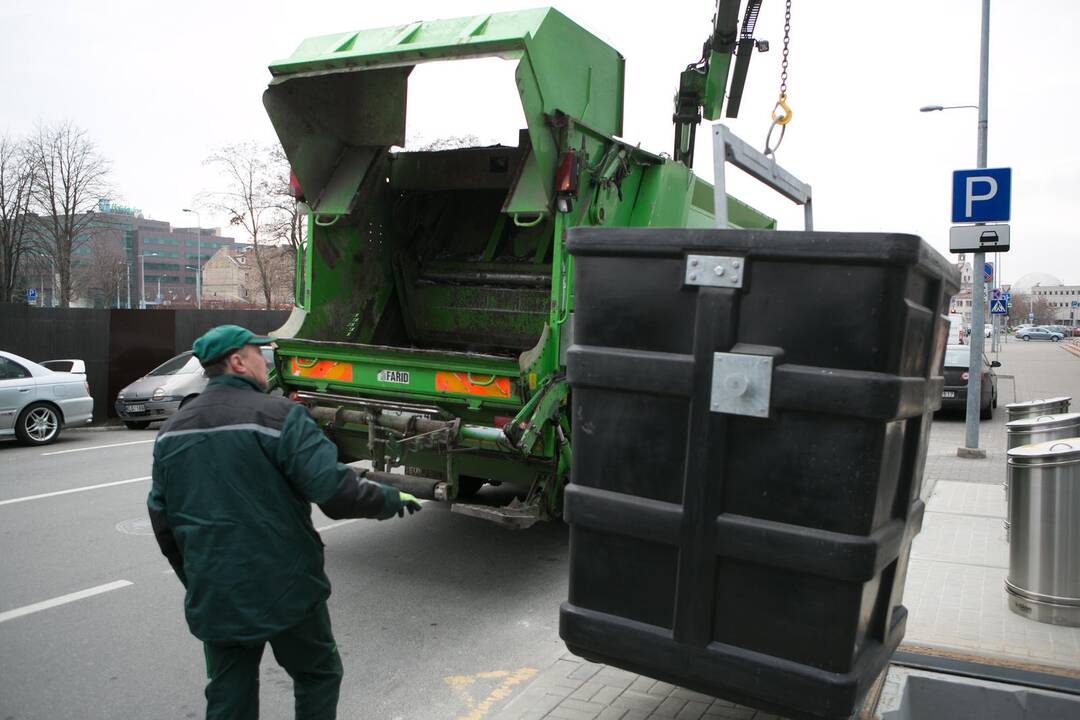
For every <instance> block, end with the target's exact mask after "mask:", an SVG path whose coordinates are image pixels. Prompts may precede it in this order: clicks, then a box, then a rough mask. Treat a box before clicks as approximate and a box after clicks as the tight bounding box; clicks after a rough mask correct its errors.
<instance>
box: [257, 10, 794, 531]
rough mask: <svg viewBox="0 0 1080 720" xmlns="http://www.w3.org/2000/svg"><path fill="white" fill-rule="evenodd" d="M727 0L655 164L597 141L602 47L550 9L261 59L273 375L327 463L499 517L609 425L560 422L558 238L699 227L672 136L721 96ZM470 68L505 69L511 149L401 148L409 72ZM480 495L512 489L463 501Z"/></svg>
mask: <svg viewBox="0 0 1080 720" xmlns="http://www.w3.org/2000/svg"><path fill="white" fill-rule="evenodd" d="M738 5H739V3H738V2H725V1H723V0H722V2H721V3H720V12H718V15H717V19H716V21H715V23H714V24H715V33H714V35H713V37H711V38H710V39H709V41H707V43H706V47H705V54H704V57H703V58H702V61H701V62H699V63H697V64H695V65H691V66H690V67H688V68H687V70H686V72H684V73H683V76H682V79H681V82H680V89H679V93H678V96H677V98H676V105H675V116H674V120H675V124H676V139H675V143H674V151H673V153H672V155H670V156H668V155H659V154H653V153H650V152H646V151H645V150H643V149H641V148H639V147H636V146H634V145H631V144H628V143H626V142H624V141H622V140H620V139H619V138H620V136H621V135H622V130H623V84H624V83H623V78H624V60H623V57H622V56H621V55H620V54H619V53H618V52H617V51H616V50H614V49H613V48H611V47H610V46H608V45H607V44H606V43H604V42H603V41H601V40H600V39H598V38H597V37H595V36H594V35H592V34H590V33H589V32H588V31H586V30H585V29H583V28H582V27H580V26H578V25H576V24H575V23H573V22H572V21H571V20H569V19H568V18H567V17H566V16H564V15H563V14H561V13H560V12H558V11H557V10H554V9H550V8H545V9H536V10H527V11H520V12H506V13H497V14H491V15H479V16H473V17H464V18H457V19H451V20H438V21H433V22H415V23H411V24H407V25H402V26H397V27H388V28H379V29H374V30H362V31H358V32H355V31H354V32H345V33H340V34H336V35H327V36H322V37H315V38H310V39H308V40H305V41H303V42H302V43H301V44H300V46H299V47H298V48H297V50H296V51H295V52H294V53H293V55H292V56H290V57H288V58H287V59H285V60H281V61H279V62H275V63H274V64H272V65H271V66H270V72H271V74H272V80H271V82H270V84H269V87H268V89H267V90H266V91H265V93H264V96H263V101H264V105H265V107H266V110H267V113H268V114H269V116H270V120H271V121H272V123H273V126H274V128H275V130H276V132H277V135H278V138H279V139H280V142H281V145H282V147H283V149H284V151H285V154H286V156H287V157H288V159H289V162H290V165H291V167H292V171H293V178H292V186H293V191H294V193H295V194H296V196H297V197H298V198H299V199H301V200H302V202H303V207H304V208H305V211H306V212H307V214H308V232H307V235H306V240H305V242H304V244H303V245H302V247H301V248H300V250H299V257H298V261H297V285H296V307H295V309H294V310H293V312H292V315H291V316H290V318H289V320H288V322H287V323H286V324H285V325H284V326H283V327H282V328H281V329H280V330H279V331H278V332H277V333H276V334H277V336H278V342H277V351H276V363H277V372H278V375H279V378H280V381H281V383H282V385H283V386H284V389H285V391H286V392H288V393H289V394H290V395H291V396H292V397H294V398H295V399H297V400H298V401H300V402H303V403H305V404H306V405H307V406H308V407H309V408H310V410H311V413H312V415H313V417H314V418H315V419H316V421H317V422H319V423H320V425H321V426H322V427H323V428H324V429H325V431H326V433H327V434H328V435H329V437H331V438H332V439H333V441H334V442H335V444H336V445H337V446H338V448H339V451H340V456H341V458H342V460H343V461H345V462H351V461H359V460H370V462H371V465H372V470H371V471H370V472H371V474H372V476H373V477H375V478H376V479H378V480H379V481H380V482H388V483H390V484H393V485H396V486H398V487H400V488H402V489H405V490H408V491H409V492H412V493H413V494H415V495H417V496H420V497H424V498H429V499H436V500H442V501H446V502H449V503H451V504H452V508H451V509H452V510H454V511H456V512H461V513H464V514H467V515H472V516H477V517H482V518H486V519H489V520H493V521H496V522H498V523H501V524H503V525H506V526H508V527H515V528H520V527H527V526H529V525H531V524H532V523H534V522H536V521H537V520H544V519H551V518H555V517H558V516H559V514H560V512H561V501H562V491H563V487H564V485H565V484H566V483H567V482H568V481H569V477H568V474H569V468H570V455H571V452H572V448H573V438H574V435H575V434H576V433H581V432H585V433H594V432H614V431H617V428H589V427H581V428H578V427H573V426H572V423H571V418H570V414H569V404H568V402H567V385H566V381H565V355H566V349H567V347H568V345H569V344H570V342H571V339H572V336H573V327H574V287H573V277H574V275H573V270H574V268H573V263H572V259H571V258H570V256H569V255H568V254H567V253H566V251H565V241H566V235H567V231H568V230H569V229H570V228H574V227H580V226H591V227H617V226H621V227H712V226H713V223H714V220H713V218H714V212H713V211H714V193H713V187H712V186H711V185H710V184H708V183H706V182H705V181H703V180H702V179H701V178H699V177H697V176H696V175H695V174H694V173H693V171H692V168H691V161H692V156H693V144H694V133H695V130H696V126H697V124H698V123H699V122H700V120H701V117H702V115H703V114H704V116H705V117H707V118H714V117H717V116H718V114H719V112H720V107H721V105H722V104H723V103H724V100H725V95H727V101H728V110H729V115H730V110H731V109H732V108H731V106H732V105H736V106H737V102H735V100H736V95H737V93H738V87H736V86H737V85H739V86H741V79H740V74H739V62H738V45H739V41H738V37H737V36H736V27H735V26H736V25H737V23H736V22H735V21H736V20H737V18H735V17H734V13H735V12H736V11H737V10H738ZM732 6H733V7H734V10H732V9H731V8H732ZM484 57H497V58H501V59H503V60H506V61H509V62H513V63H516V69H515V71H514V78H515V81H516V89H517V96H518V98H519V99H520V104H521V111H522V114H523V115H524V118H525V124H526V127H525V128H523V129H521V130H520V133H519V139H518V142H517V145H516V146H505V145H496V146H488V147H466V148H452V149H446V150H438V151H420V152H417V151H405V150H402V147H403V146H404V145H405V120H406V113H407V109H408V98H409V80H410V73H411V72H412V71H413V69H414V68H415V67H416V66H417V65H419V64H421V63H430V62H434V61H447V60H465V59H470V58H484ZM729 70H730V71H731V72H729ZM729 76H730V78H734V79H735V80H734V81H732V82H731V83H729ZM727 211H728V212H727V214H728V218H729V223H730V224H731V226H732V227H739V228H763V229H764V228H774V227H775V222H774V220H773V219H771V218H769V217H767V216H765V215H763V214H761V213H760V212H757V211H755V210H754V209H752V208H750V207H748V206H747V205H745V204H743V203H741V202H739V201H738V200H736V199H734V198H731V197H728V198H727ZM402 471H403V472H402ZM487 483H491V484H497V485H503V486H504V487H507V486H508V487H510V488H513V489H514V490H515V491H516V492H515V493H513V497H514V499H513V500H512V501H511V502H509V504H499V503H496V504H492V503H489V502H483V501H482V500H483V497H481V498H476V497H475V496H476V495H477V493H478V491H480V490H481V488H482V487H483V486H484V485H485V484H487ZM485 494H487V493H483V494H482V495H485Z"/></svg>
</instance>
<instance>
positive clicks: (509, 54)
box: [263, 8, 624, 216]
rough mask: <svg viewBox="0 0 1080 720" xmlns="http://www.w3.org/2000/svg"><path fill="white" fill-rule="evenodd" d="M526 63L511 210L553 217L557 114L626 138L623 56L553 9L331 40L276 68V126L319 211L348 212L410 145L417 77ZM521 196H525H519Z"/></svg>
mask: <svg viewBox="0 0 1080 720" xmlns="http://www.w3.org/2000/svg"><path fill="white" fill-rule="evenodd" d="M493 56H494V57H503V58H507V59H514V58H517V59H518V67H517V70H516V73H515V77H516V80H517V86H518V92H519V95H520V97H521V103H522V109H523V111H524V114H525V119H526V122H527V124H528V131H529V140H530V143H531V153H530V154H529V157H528V159H527V160H526V161H525V167H524V169H523V172H522V178H521V181H520V182H519V183H518V188H517V192H516V194H515V197H514V198H511V200H510V201H509V202H508V205H507V211H508V212H544V213H546V212H548V206H549V204H550V193H551V186H552V184H553V178H554V173H555V164H556V160H557V152H558V150H557V148H556V147H555V145H554V140H553V137H552V133H551V132H550V130H549V128H547V127H546V126H545V116H548V115H551V114H553V113H554V112H555V111H556V110H559V111H562V112H564V113H566V114H567V115H570V116H571V117H574V118H577V119H579V120H581V121H583V122H585V123H587V124H588V125H589V126H590V127H592V128H594V129H596V130H598V131H600V132H602V133H605V134H607V135H609V136H611V135H621V134H622V112H623V72H624V60H623V57H622V56H621V55H620V54H619V53H618V52H616V51H615V50H614V49H613V48H611V47H610V46H609V45H607V44H606V43H604V42H603V41H602V40H600V39H599V38H597V37H596V36H594V35H592V34H591V33H589V32H588V31H586V30H585V29H583V28H582V27H580V26H579V25H577V24H575V23H573V22H572V21H571V20H569V19H568V18H567V17H566V16H565V15H563V14H562V13H560V12H558V11H557V10H554V9H552V8H540V9H535V10H524V11H518V12H506V13H496V14H492V15H476V16H472V17H464V18H455V19H451V20H434V21H430V22H414V23H410V24H408V25H399V26H396V27H387V28H378V29H374V30H360V31H353V32H345V33H339V34H335V35H323V36H320V37H314V38H309V39H307V40H305V41H303V42H302V43H301V44H300V46H299V47H298V48H297V49H296V51H295V52H294V53H293V54H292V55H291V56H290V57H288V58H286V59H284V60H280V61H278V62H275V63H273V64H271V65H270V73H271V74H272V75H273V79H272V81H271V82H270V86H269V88H268V89H267V90H266V92H265V93H264V95H263V104H264V105H265V106H266V110H267V113H268V114H269V115H270V120H271V122H272V123H273V125H274V129H275V130H276V131H277V134H278V138H279V139H280V141H281V144H282V147H283V148H284V150H285V154H286V155H287V156H288V158H289V161H290V163H291V164H292V167H293V171H294V172H295V173H296V176H297V179H298V180H299V182H300V186H301V188H302V189H303V191H304V193H305V195H306V197H307V200H308V202H309V204H310V205H311V207H312V210H313V211H314V212H315V213H316V214H317V215H324V216H335V215H342V214H347V213H348V212H350V211H351V209H352V205H353V203H354V202H355V201H356V193H357V190H358V189H359V187H360V184H361V183H362V182H363V179H364V176H365V174H366V173H367V171H368V170H369V169H370V168H371V167H373V166H374V165H375V162H374V161H375V160H376V159H377V158H378V157H379V156H380V155H381V154H382V153H384V152H385V151H386V150H387V149H388V148H389V147H390V146H393V145H404V143H405V113H406V107H407V103H406V96H407V86H408V76H409V73H410V71H411V70H412V67H413V66H414V65H416V64H418V63H422V62H434V61H443V60H457V59H465V58H476V57H493ZM518 196H520V197H518Z"/></svg>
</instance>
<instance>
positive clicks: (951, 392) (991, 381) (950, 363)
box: [941, 345, 1001, 420]
mask: <svg viewBox="0 0 1080 720" xmlns="http://www.w3.org/2000/svg"><path fill="white" fill-rule="evenodd" d="M970 359H971V346H970V345H948V346H947V347H946V348H945V387H944V388H942V391H941V407H942V409H943V410H945V409H963V408H966V407H967V385H968V376H969V372H968V363H969V361H970ZM999 367H1001V363H999V362H998V361H997V360H994V361H993V362H990V361H989V360H988V359H987V358H986V355H983V358H982V393H981V402H980V403H979V416H980V417H981V418H982V419H983V420H989V419H990V418H992V417H993V416H994V408H996V407H997V404H998V400H997V375H996V374H995V373H994V368H999Z"/></svg>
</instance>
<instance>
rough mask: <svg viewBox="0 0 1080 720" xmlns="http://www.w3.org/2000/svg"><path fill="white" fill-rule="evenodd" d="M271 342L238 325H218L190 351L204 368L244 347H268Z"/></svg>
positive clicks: (196, 342)
mask: <svg viewBox="0 0 1080 720" xmlns="http://www.w3.org/2000/svg"><path fill="white" fill-rule="evenodd" d="M272 342H274V338H269V337H263V336H261V335H256V334H255V333H253V332H251V331H250V330H248V329H247V328H242V327H240V326H239V325H218V326H217V327H216V328H212V329H210V330H208V331H207V332H206V334H205V335H203V336H202V337H201V338H199V339H198V340H196V341H195V344H194V345H192V346H191V351H192V352H193V353H195V357H197V358H199V362H200V363H202V365H203V367H206V366H207V365H211V364H213V363H214V362H216V361H218V360H221V359H222V358H223V357H225V356H226V355H228V354H229V353H231V352H235V351H236V350H239V349H240V348H242V347H244V346H245V345H268V344H270V343H272Z"/></svg>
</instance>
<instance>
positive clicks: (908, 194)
mask: <svg viewBox="0 0 1080 720" xmlns="http://www.w3.org/2000/svg"><path fill="white" fill-rule="evenodd" d="M536 4H537V3H535V2H515V1H514V0H499V1H497V2H496V1H495V0H442V1H441V2H432V1H428V0H397V2H393V3H372V2H358V1H357V0H303V1H301V0H293V1H292V2H278V1H277V0H260V1H255V0H213V1H208V0H186V2H183V3H156V2H136V1H134V0H97V1H96V2H93V3H90V2H75V0H67V1H64V0H0V69H2V70H0V78H2V91H0V133H7V134H9V135H15V136H18V135H21V134H25V133H28V132H29V131H31V130H32V128H33V127H34V124H35V123H36V122H39V121H40V122H45V123H51V122H54V121H58V120H61V119H70V120H71V121H73V122H74V123H75V124H77V125H79V126H81V127H83V128H84V129H86V130H87V131H88V132H89V133H90V135H91V136H92V137H93V138H94V139H95V141H96V142H97V144H98V146H99V147H100V150H101V151H102V153H103V154H104V155H105V156H107V157H108V158H109V159H110V160H111V161H112V163H113V174H112V178H113V182H114V184H115V187H116V197H115V200H117V201H119V202H122V203H125V204H128V205H131V206H134V207H137V208H141V209H142V210H143V212H144V213H146V214H147V215H148V216H150V217H153V218H156V219H161V220H167V221H169V222H172V223H174V224H177V225H184V224H191V221H190V220H189V219H187V218H188V216H185V215H183V214H181V213H180V209H181V208H183V207H189V206H190V205H191V203H192V202H193V200H194V198H195V196H196V195H197V193H198V192H199V191H200V190H204V189H208V188H209V187H211V186H212V185H213V184H214V182H215V178H214V176H213V174H212V171H211V170H209V169H207V168H205V167H204V166H203V164H202V160H203V159H204V158H205V157H206V156H207V155H208V154H209V153H210V152H211V150H212V149H213V148H215V147H217V146H220V145H223V144H226V143H231V142H239V141H243V140H250V139H253V140H260V141H265V142H272V141H274V140H275V136H274V133H273V130H272V128H271V126H270V123H269V121H268V120H267V117H266V114H265V112H264V110H263V107H262V102H261V99H260V96H261V93H262V91H263V89H264V88H265V86H266V84H267V82H268V80H269V73H268V71H267V69H266V66H267V65H268V64H269V63H270V62H271V61H273V60H277V59H281V58H284V57H286V56H288V55H289V54H291V52H292V51H293V50H294V49H295V48H296V46H297V45H298V44H299V43H300V41H301V40H302V39H303V38H305V37H310V36H314V35H322V34H328V33H337V32H344V31H350V30H359V29H364V28H372V27H382V26H388V25H399V24H405V23H408V22H411V21H414V20H427V19H436V18H443V17H456V16H465V15H475V14H481V13H490V12H495V11H503V10H511V9H517V8H526V7H534V6H536ZM793 5H794V8H793V13H792V20H791V26H792V27H791V56H790V62H791V67H790V77H789V80H788V93H789V99H790V104H791V106H792V108H793V110H794V118H793V120H792V123H791V125H789V126H788V133H787V138H786V139H785V141H784V144H783V146H782V147H781V149H780V151H779V153H778V159H779V161H780V163H781V164H782V165H783V166H785V167H786V168H788V169H789V170H791V171H792V172H793V173H795V174H796V175H797V176H799V177H800V178H802V179H803V180H805V181H807V182H809V183H811V184H812V186H813V188H814V210H815V225H816V229H819V230H850V231H883V230H887V231H900V232H912V233H916V234H918V235H921V236H922V237H924V238H925V239H926V240H927V241H928V242H929V243H930V244H931V245H932V246H934V247H935V248H936V249H938V250H939V251H941V252H943V253H947V252H948V229H949V224H950V203H951V195H950V192H951V190H950V188H951V174H952V171H953V170H956V169H967V168H972V167H974V166H975V154H976V153H975V150H976V120H977V113H976V111H975V110H951V111H947V112H940V113H926V114H923V113H920V112H919V111H918V109H919V107H920V106H922V105H928V104H941V105H974V104H977V102H978V79H979V78H978V72H979V62H978V60H979V18H980V7H981V2H980V0H908V1H907V2H895V1H886V0H814V1H813V2H810V1H808V0H794V2H793ZM557 7H558V8H559V9H560V10H561V11H562V12H564V13H566V14H567V15H568V16H570V18H571V19H573V20H575V21H576V22H578V23H580V24H582V25H583V26H585V27H586V28H587V29H589V30H590V31H592V32H593V33H595V34H597V35H599V36H600V37H601V38H603V39H604V40H606V41H607V42H609V43H610V44H611V45H613V46H614V47H615V48H617V49H618V50H619V51H620V52H621V53H622V54H623V56H624V57H625V58H626V98H625V103H626V106H625V107H626V109H625V137H626V139H628V140H630V141H632V142H635V143H636V142H640V143H641V144H642V146H643V147H644V148H646V149H648V150H652V151H653V152H662V151H663V152H670V151H671V144H672V125H671V99H672V95H673V93H674V91H675V89H676V86H677V83H678V75H679V72H680V71H681V70H682V69H683V68H684V67H685V66H686V65H687V64H688V63H691V62H694V61H695V60H697V58H698V57H699V55H700V50H701V43H702V41H703V40H704V39H705V38H706V36H707V35H708V33H709V31H710V20H711V17H712V14H713V9H714V4H713V3H712V2H708V1H707V0H665V1H664V2H651V3H632V2H625V1H622V2H607V1H596V0H590V1H589V2H585V1H583V0H565V1H564V2H562V3H561V4H559V5H557ZM783 8H784V3H783V2H782V0H765V1H764V3H763V7H762V14H761V17H760V19H759V21H758V26H757V27H758V29H757V32H756V35H757V37H759V38H765V39H768V40H769V41H770V42H771V45H772V51H770V52H769V53H767V54H755V57H754V59H753V62H752V63H751V67H750V76H749V79H748V82H747V91H746V95H745V96H744V99H743V103H742V109H741V112H740V117H739V118H737V119H735V120H729V121H727V123H728V125H729V126H730V127H731V128H732V129H733V130H734V131H735V132H736V133H737V134H738V135H740V136H741V137H743V138H744V139H745V140H747V141H748V142H750V143H751V144H752V145H754V146H756V147H759V148H760V147H761V146H762V145H763V143H764V139H765V134H766V132H767V130H768V127H769V113H770V111H771V109H772V107H773V103H774V102H775V99H776V94H777V90H778V85H779V63H780V48H781V45H782V36H783ZM1078 27H1080V3H1076V2H1070V1H1069V0H1043V1H1041V2H1022V1H1021V0H993V3H992V7H991V27H990V33H991V42H990V101H989V113H990V120H989V165H990V167H1012V168H1013V200H1012V222H1011V224H1012V243H1013V249H1012V251H1010V252H1009V253H1008V254H1007V255H1003V256H1002V260H1003V265H1004V268H1003V272H1004V279H1005V280H1006V282H1011V281H1013V280H1015V279H1017V278H1018V277H1019V276H1021V275H1023V274H1025V273H1028V272H1035V271H1043V272H1049V273H1052V274H1054V275H1056V276H1057V277H1059V278H1060V279H1062V280H1063V281H1064V282H1066V283H1080V251H1078V249H1077V243H1078V241H1080V232H1078V230H1077V225H1076V221H1075V220H1074V219H1073V218H1072V217H1071V215H1070V213H1071V209H1073V208H1074V207H1075V204H1076V201H1077V196H1078V190H1080V162H1078V161H1080V154H1078V152H1077V140H1076V138H1077V133H1076V131H1075V130H1074V129H1073V128H1072V126H1071V124H1070V123H1071V121H1072V120H1073V119H1074V118H1076V117H1078V116H1080V113H1078V112H1077V111H1078V105H1080V79H1078V77H1080V75H1078V73H1077V72H1076V71H1075V68H1073V67H1072V65H1073V62H1074V60H1075V56H1076V52H1075V47H1076V37H1075V31H1076V28H1078ZM488 65H490V63H487V64H484V63H482V64H481V66H480V67H473V68H462V69H461V70H460V71H446V70H435V69H433V70H431V71H426V72H425V73H424V75H425V76H426V78H424V79H422V78H421V76H420V75H419V74H417V76H416V80H415V82H414V87H412V88H410V90H411V91H413V92H416V93H417V95H416V97H415V102H414V97H413V95H412V94H411V95H410V110H411V111H412V114H411V116H410V119H409V133H410V135H412V136H419V137H424V138H434V137H438V136H440V135H445V134H462V133H466V132H473V134H476V135H478V136H480V137H482V138H486V137H496V136H504V135H505V131H506V130H507V129H509V132H510V138H511V139H512V138H513V137H514V136H515V134H516V133H515V127H514V126H515V125H516V124H517V118H518V117H520V110H519V108H518V107H517V106H516V100H515V94H514V90H513V88H512V87H506V88H505V90H504V91H503V92H500V93H496V92H494V91H490V92H489V91H488V89H487V88H488V86H489V85H490V83H489V82H488V81H487V80H488V78H498V79H500V80H501V79H503V78H508V77H509V75H508V74H507V72H503V71H502V70H501V68H499V67H496V68H491V67H488ZM455 70H456V69H455ZM466 70H467V71H468V72H466ZM478 78H479V81H478ZM506 82H509V80H506ZM479 103H484V104H485V106H486V109H485V110H484V111H483V112H480V111H476V112H475V114H474V113H473V112H471V111H472V110H473V109H475V108H477V107H478V104H479ZM502 108H505V110H503V109H502ZM429 109H430V110H429ZM500 133H503V135H500ZM699 138H700V139H701V141H700V142H699V145H698V152H697V155H696V158H695V169H696V170H697V171H698V172H699V173H700V174H701V175H703V176H704V177H706V178H707V179H710V180H711V179H712V175H713V172H712V148H711V140H710V138H711V135H710V133H709V132H708V131H707V129H703V131H702V132H701V133H700V134H699ZM737 176H738V173H737V172H730V173H729V178H732V179H731V181H730V184H729V187H730V189H731V191H732V193H733V194H735V195H737V196H739V197H740V198H742V199H744V200H746V201H748V202H750V203H751V204H752V205H754V206H756V207H758V208H760V209H762V210H764V211H765V212H767V213H769V214H771V215H773V216H774V217H777V218H778V219H779V221H780V226H781V228H783V229H799V228H801V224H802V212H801V209H800V208H797V207H795V206H793V205H790V204H789V203H788V202H787V201H786V200H784V199H783V198H781V197H780V196H777V195H772V194H769V193H768V192H765V191H762V190H760V189H759V188H758V187H756V186H755V185H754V183H753V182H752V181H749V180H747V179H744V178H741V177H737ZM203 221H204V222H203V224H204V225H207V226H213V225H215V224H220V223H221V219H220V218H214V217H208V216H204V218H203Z"/></svg>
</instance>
